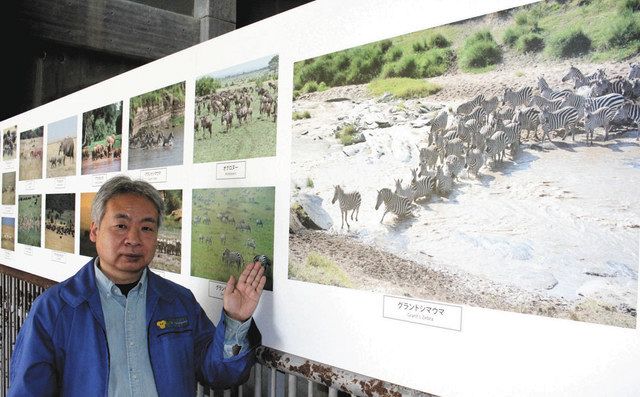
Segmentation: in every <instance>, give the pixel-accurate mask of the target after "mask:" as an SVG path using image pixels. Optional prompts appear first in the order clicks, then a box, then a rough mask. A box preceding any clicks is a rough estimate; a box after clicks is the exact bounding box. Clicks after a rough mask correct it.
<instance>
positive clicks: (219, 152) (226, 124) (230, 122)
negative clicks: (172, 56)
mask: <svg viewBox="0 0 640 397" xmlns="http://www.w3.org/2000/svg"><path fill="white" fill-rule="evenodd" d="M277 107H278V56H277V55H272V56H268V57H264V58H260V59H257V60H255V61H252V62H247V63H243V64H241V65H237V66H235V67H232V68H228V69H225V70H222V71H218V72H213V73H209V74H207V75H205V76H201V77H199V78H198V80H197V81H196V100H195V122H194V129H193V135H194V142H195V144H194V149H193V162H194V163H206V162H213V161H226V160H237V159H247V158H256V157H272V156H275V155H276V114H277V110H278V109H277Z"/></svg>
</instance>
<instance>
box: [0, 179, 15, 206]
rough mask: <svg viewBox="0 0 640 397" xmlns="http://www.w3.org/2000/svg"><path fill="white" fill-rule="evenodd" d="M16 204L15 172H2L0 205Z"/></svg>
mask: <svg viewBox="0 0 640 397" xmlns="http://www.w3.org/2000/svg"><path fill="white" fill-rule="evenodd" d="M15 204H16V172H15V171H13V172H4V173H3V174H2V205H15Z"/></svg>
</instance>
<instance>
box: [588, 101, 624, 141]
mask: <svg viewBox="0 0 640 397" xmlns="http://www.w3.org/2000/svg"><path fill="white" fill-rule="evenodd" d="M616 113H617V109H613V108H600V109H598V110H596V111H595V112H593V113H592V112H590V111H588V110H587V113H586V114H585V116H584V128H585V130H586V132H587V142H588V143H589V145H593V131H594V130H595V129H596V128H598V127H602V128H604V140H605V141H606V140H607V139H609V129H610V123H611V120H613V117H614V116H615V114H616Z"/></svg>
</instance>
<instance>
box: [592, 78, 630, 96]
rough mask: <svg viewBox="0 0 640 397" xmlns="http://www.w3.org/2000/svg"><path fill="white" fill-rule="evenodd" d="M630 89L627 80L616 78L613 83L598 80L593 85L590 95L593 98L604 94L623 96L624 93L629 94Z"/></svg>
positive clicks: (606, 80)
mask: <svg viewBox="0 0 640 397" xmlns="http://www.w3.org/2000/svg"><path fill="white" fill-rule="evenodd" d="M631 88H632V85H631V82H630V81H629V80H627V79H623V78H618V79H615V80H613V81H609V80H608V79H600V80H598V81H597V82H596V83H595V84H594V86H593V91H592V94H593V95H595V96H602V95H606V94H620V95H624V93H625V92H631Z"/></svg>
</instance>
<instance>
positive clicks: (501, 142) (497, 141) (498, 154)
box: [485, 131, 507, 163]
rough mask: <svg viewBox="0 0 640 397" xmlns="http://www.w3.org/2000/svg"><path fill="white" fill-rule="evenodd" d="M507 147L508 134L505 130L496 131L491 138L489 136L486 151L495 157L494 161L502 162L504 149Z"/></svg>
mask: <svg viewBox="0 0 640 397" xmlns="http://www.w3.org/2000/svg"><path fill="white" fill-rule="evenodd" d="M506 147H507V134H506V133H505V132H504V131H496V132H495V133H494V134H493V135H491V138H487V147H486V149H485V152H486V153H487V155H488V156H491V157H492V158H493V162H494V163H495V162H496V161H500V162H502V158H503V157H504V150H505V149H506Z"/></svg>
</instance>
